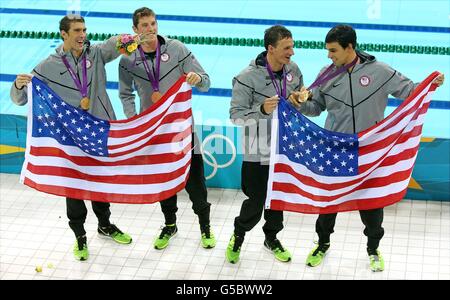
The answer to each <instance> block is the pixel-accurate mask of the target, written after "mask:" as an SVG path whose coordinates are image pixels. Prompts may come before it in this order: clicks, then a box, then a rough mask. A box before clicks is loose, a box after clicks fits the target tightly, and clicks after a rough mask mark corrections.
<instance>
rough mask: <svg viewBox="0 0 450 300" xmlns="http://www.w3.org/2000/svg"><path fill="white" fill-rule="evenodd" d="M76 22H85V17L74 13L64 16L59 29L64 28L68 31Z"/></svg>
mask: <svg viewBox="0 0 450 300" xmlns="http://www.w3.org/2000/svg"><path fill="white" fill-rule="evenodd" d="M76 22H80V23H84V18H83V17H82V16H80V15H72V14H70V15H67V16H64V18H62V19H61V21H59V31H60V32H61V31H63V30H64V31H65V32H67V33H68V32H69V30H70V26H71V24H72V23H76ZM61 39H62V37H61ZM63 40H64V39H63Z"/></svg>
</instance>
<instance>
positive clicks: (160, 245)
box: [153, 224, 178, 250]
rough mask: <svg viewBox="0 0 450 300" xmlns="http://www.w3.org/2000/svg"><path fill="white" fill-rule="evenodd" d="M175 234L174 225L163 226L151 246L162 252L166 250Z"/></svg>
mask: <svg viewBox="0 0 450 300" xmlns="http://www.w3.org/2000/svg"><path fill="white" fill-rule="evenodd" d="M177 232H178V228H177V225H175V224H170V225H166V226H164V227H163V228H162V230H161V234H160V235H159V237H158V238H157V239H156V240H155V243H154V244H153V245H154V246H155V249H158V250H162V249H164V248H166V247H167V246H168V245H169V241H170V239H171V238H172V237H174V236H175V234H176V233H177Z"/></svg>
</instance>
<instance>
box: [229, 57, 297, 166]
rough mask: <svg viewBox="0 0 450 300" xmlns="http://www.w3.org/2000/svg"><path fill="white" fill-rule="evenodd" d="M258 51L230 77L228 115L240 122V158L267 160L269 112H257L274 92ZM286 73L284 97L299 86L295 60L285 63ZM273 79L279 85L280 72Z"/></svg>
mask: <svg viewBox="0 0 450 300" xmlns="http://www.w3.org/2000/svg"><path fill="white" fill-rule="evenodd" d="M266 55H267V53H266V52H262V53H261V54H259V55H258V56H257V58H256V59H255V60H252V61H251V62H250V65H249V66H248V67H247V68H245V69H244V70H243V71H241V73H239V75H237V76H236V77H234V78H233V82H232V83H233V90H232V99H231V107H230V119H231V121H232V122H233V123H234V124H236V125H243V126H244V128H243V129H244V130H243V139H242V141H243V143H244V145H243V146H244V161H250V162H261V163H268V162H269V158H270V134H271V132H270V131H271V120H272V115H273V113H272V114H269V115H266V114H263V113H262V112H261V106H262V105H263V103H264V100H265V99H266V98H270V97H272V96H275V95H276V90H275V87H274V86H273V84H272V81H271V79H270V76H269V73H268V72H267V69H266V62H265V59H264V57H265V56H266ZM285 68H286V73H287V82H286V89H287V92H286V97H289V95H290V93H291V92H293V91H294V90H298V89H300V87H302V86H303V75H302V73H301V72H300V69H299V67H298V66H297V64H296V63H294V62H293V61H291V62H290V63H289V64H288V65H285ZM275 77H276V80H275V82H276V83H277V84H278V86H279V87H280V86H281V87H282V85H283V84H282V82H283V81H282V79H281V76H278V75H275Z"/></svg>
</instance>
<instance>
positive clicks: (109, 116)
mask: <svg viewBox="0 0 450 300" xmlns="http://www.w3.org/2000/svg"><path fill="white" fill-rule="evenodd" d="M116 41H117V37H111V38H110V39H108V40H107V41H105V42H103V43H97V44H94V45H92V46H90V47H89V51H88V54H87V77H88V81H87V82H88V97H89V99H90V107H89V113H91V114H92V115H94V116H96V117H98V118H101V119H105V120H115V119H116V115H115V114H114V110H113V107H112V105H111V101H110V99H109V96H108V94H107V93H106V70H105V64H106V63H108V62H110V61H112V60H114V59H115V58H117V57H118V56H119V55H120V53H119V52H117V51H116ZM87 48H88V47H86V46H85V50H84V52H85V51H86V50H87ZM84 52H83V54H84ZM63 54H64V50H63V46H62V45H60V46H59V47H58V48H57V49H56V52H55V53H53V54H51V55H50V56H49V57H48V58H46V59H45V60H43V61H42V62H41V63H39V64H38V65H37V66H36V67H35V68H34V69H33V71H32V72H31V73H32V74H33V75H34V76H36V77H37V78H39V79H40V80H42V81H44V82H45V83H46V84H47V85H48V86H49V87H50V88H51V89H52V90H54V91H55V92H56V93H57V94H58V95H59V96H60V97H61V98H62V99H63V100H64V101H65V102H67V103H69V104H70V105H72V106H75V107H79V106H80V100H81V98H82V97H81V94H80V92H79V91H78V89H77V87H76V85H75V83H74V82H73V80H72V77H71V76H70V74H69V72H68V71H67V68H66V66H65V65H64V63H63V61H62V59H61V56H62V55H63ZM83 54H82V55H83ZM82 55H81V56H80V58H78V59H77V58H75V57H74V56H73V55H72V54H71V53H70V52H69V51H68V52H66V57H67V60H68V62H69V64H70V65H71V66H72V68H73V69H74V70H75V72H77V74H78V78H80V79H82V59H81V57H82ZM10 95H11V99H12V101H13V102H14V103H16V104H18V105H24V104H25V103H27V88H26V87H24V88H22V89H21V90H19V89H17V88H16V86H15V84H14V83H13V84H12V87H11V92H10Z"/></svg>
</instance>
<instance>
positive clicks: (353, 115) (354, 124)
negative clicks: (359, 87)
mask: <svg viewBox="0 0 450 300" xmlns="http://www.w3.org/2000/svg"><path fill="white" fill-rule="evenodd" d="M348 80H349V83H350V99H351V101H352V119H353V133H356V121H355V106H354V104H353V89H352V73H348Z"/></svg>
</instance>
